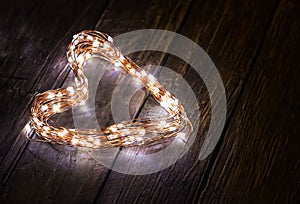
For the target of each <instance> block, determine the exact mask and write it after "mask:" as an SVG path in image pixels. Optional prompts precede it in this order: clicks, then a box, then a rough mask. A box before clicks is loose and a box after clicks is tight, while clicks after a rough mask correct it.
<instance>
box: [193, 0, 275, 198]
mask: <svg viewBox="0 0 300 204" xmlns="http://www.w3.org/2000/svg"><path fill="white" fill-rule="evenodd" d="M279 4H280V0H278V1H277V2H276V5H275V7H274V9H273V11H272V14H271V15H270V17H269V20H268V22H267V26H266V29H265V31H264V33H263V36H262V38H261V41H260V42H259V45H258V47H257V50H256V51H255V54H254V57H253V59H252V60H251V63H250V69H249V71H248V73H247V75H246V77H245V80H244V81H243V84H242V87H241V91H240V93H239V95H238V97H237V100H236V101H235V103H234V106H233V109H232V112H231V113H230V115H228V116H227V120H226V123H225V126H224V129H223V132H222V135H221V137H220V139H219V141H218V143H217V145H216V147H215V149H214V151H213V153H212V156H211V157H212V159H211V160H210V161H209V164H208V168H207V170H206V171H205V173H204V176H203V177H204V179H203V182H202V183H201V184H200V186H199V190H198V192H197V196H196V199H195V200H194V202H201V195H202V193H203V192H204V191H205V189H206V186H207V184H208V181H209V177H210V174H211V172H212V170H213V167H214V166H215V165H216V159H217V156H218V154H219V152H220V149H221V145H222V144H223V142H224V137H225V135H226V133H227V131H228V128H229V126H230V124H231V121H232V118H233V116H234V115H235V112H236V111H237V106H238V104H239V102H240V99H241V97H242V95H243V93H244V90H245V89H246V87H247V83H248V81H249V79H250V77H251V73H252V71H253V69H254V66H255V64H256V62H257V59H258V57H259V55H260V52H261V49H262V47H263V45H264V42H265V40H266V37H267V34H268V31H269V30H270V28H271V25H272V22H273V19H274V17H275V14H276V12H277V11H278V7H279Z"/></svg>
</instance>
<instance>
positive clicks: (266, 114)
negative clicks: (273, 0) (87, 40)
mask: <svg viewBox="0 0 300 204" xmlns="http://www.w3.org/2000/svg"><path fill="white" fill-rule="evenodd" d="M299 11H300V10H299V3H296V2H295V1H294V2H293V1H289V2H286V1H282V2H281V3H280V5H279V7H278V9H277V10H276V13H275V16H274V18H273V21H272V25H271V27H270V29H269V30H268V34H267V36H266V39H265V41H264V43H263V46H262V50H261V52H260V54H259V57H258V59H257V62H256V64H255V66H254V68H253V70H252V71H251V74H250V76H249V79H248V80H249V82H248V83H247V87H246V89H245V91H244V92H243V95H242V97H241V99H240V102H239V104H238V106H237V111H236V113H235V114H234V116H233V119H232V123H231V124H230V126H229V128H228V130H227V132H226V136H225V138H224V143H223V144H222V147H221V150H220V154H219V155H218V157H217V159H216V161H215V163H214V168H213V169H212V171H211V173H210V177H209V182H208V184H207V187H206V189H205V191H203V193H202V194H201V199H200V202H201V203H215V202H222V203H299V201H300V192H299V189H300V188H299V179H300V167H299V155H300V150H299V124H300V114H299V101H300V92H299V89H298V88H296V87H299V80H300V73H299V68H300V67H299V58H298V53H299V51H300V50H299V45H300V39H299V34H300V33H299V26H300V21H299V20H298V19H297V20H295V19H296V18H297V16H298V14H299Z"/></svg>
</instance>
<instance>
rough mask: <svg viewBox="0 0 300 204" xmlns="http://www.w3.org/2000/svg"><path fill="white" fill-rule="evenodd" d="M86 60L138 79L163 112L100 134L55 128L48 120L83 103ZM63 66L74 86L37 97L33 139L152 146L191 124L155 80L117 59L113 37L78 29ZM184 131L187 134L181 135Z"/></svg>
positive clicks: (92, 145)
mask: <svg viewBox="0 0 300 204" xmlns="http://www.w3.org/2000/svg"><path fill="white" fill-rule="evenodd" d="M90 57H101V58H103V59H105V60H107V61H109V62H111V63H114V64H115V65H116V66H120V67H121V68H123V69H124V70H125V71H126V72H128V73H129V74H130V75H132V76H133V77H134V78H136V79H138V80H140V81H141V82H142V83H143V85H144V86H145V87H146V89H147V90H148V91H150V92H151V94H152V95H153V97H154V99H155V100H156V101H157V102H158V103H159V104H160V105H161V106H162V107H163V108H164V109H165V110H166V111H167V115H166V116H164V117H158V118H150V117H148V118H147V117H146V118H138V119H133V120H130V121H124V122H121V123H119V124H114V125H111V126H109V127H107V128H105V129H104V130H101V131H100V130H96V129H86V130H79V129H68V128H65V127H61V126H59V125H57V124H55V123H54V122H53V121H52V120H51V117H52V116H53V115H54V114H58V113H61V112H64V111H66V110H68V109H69V108H71V107H73V106H76V105H82V104H84V103H85V102H86V100H87V99H88V80H87V78H86V76H85V75H84V73H83V71H82V70H83V65H84V63H85V61H86V60H88V59H89V58H90ZM67 58H68V62H69V65H70V66H71V68H72V70H73V71H74V73H75V86H70V87H67V88H59V89H55V90H49V91H46V92H44V93H40V94H37V95H36V97H35V100H34V102H33V105H32V108H31V116H30V123H31V126H32V127H33V128H34V129H35V131H36V133H37V134H38V136H39V137H40V138H41V139H43V140H45V141H48V142H51V143H56V144H64V145H73V146H79V147H88V148H100V147H102V146H105V145H112V146H134V145H143V144H153V143H157V142H160V141H163V140H164V139H166V138H171V137H176V136H178V137H182V136H183V135H184V134H189V133H190V132H191V131H192V125H191V122H190V121H189V119H188V117H187V116H186V113H185V111H184V109H183V107H182V105H181V104H180V103H179V101H178V99H177V98H175V96H174V95H173V94H171V93H170V92H169V91H168V90H167V89H165V88H164V87H163V86H162V85H161V84H160V83H159V82H158V81H157V79H156V78H155V77H154V76H153V75H151V74H149V73H148V72H147V71H145V70H143V69H142V68H140V67H139V66H138V65H137V64H135V63H134V62H133V61H132V60H131V59H129V58H128V57H126V56H123V55H122V53H121V52H120V50H119V49H118V48H117V47H115V46H114V45H113V39H112V38H111V37H110V36H109V35H107V34H105V33H101V32H98V31H82V32H81V33H79V34H77V35H74V36H73V40H72V42H71V43H70V45H69V47H68V50H67ZM186 129H188V133H183V131H184V130H186Z"/></svg>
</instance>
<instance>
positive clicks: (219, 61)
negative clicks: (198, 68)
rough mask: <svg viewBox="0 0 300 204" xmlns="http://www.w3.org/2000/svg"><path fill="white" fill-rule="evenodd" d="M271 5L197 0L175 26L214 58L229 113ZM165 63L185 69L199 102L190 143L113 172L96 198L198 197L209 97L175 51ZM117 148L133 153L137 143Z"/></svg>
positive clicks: (162, 199)
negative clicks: (135, 168) (173, 157)
mask: <svg viewBox="0 0 300 204" xmlns="http://www.w3.org/2000/svg"><path fill="white" fill-rule="evenodd" d="M275 7H276V2H274V3H272V4H270V3H266V2H261V1H254V2H251V3H248V4H239V3H237V2H236V1H227V2H220V1H206V2H202V1H197V2H194V3H193V4H192V6H191V11H190V12H189V13H188V17H187V18H186V21H185V23H184V25H183V26H182V29H181V30H180V33H182V34H184V35H186V36H187V37H189V38H191V39H192V40H194V41H196V42H198V43H199V44H200V45H201V46H202V47H203V48H204V49H205V50H206V51H207V52H208V53H209V55H210V56H211V57H212V59H213V61H214V62H215V64H216V66H217V68H218V70H219V71H220V73H221V76H222V79H223V81H224V85H225V88H226V93H227V96H228V98H227V100H228V101H227V102H228V114H229V115H230V114H231V113H232V112H233V110H234V107H235V105H236V103H237V100H238V96H239V94H240V93H241V90H242V87H243V86H244V84H245V82H246V81H247V80H246V79H247V74H248V73H249V70H250V69H251V68H252V67H251V66H252V63H253V62H254V61H255V60H256V57H255V56H256V53H257V51H258V50H259V46H260V43H261V41H262V39H263V37H264V33H265V32H266V26H267V25H268V22H269V20H270V19H271V18H272V16H273V11H274V10H275ZM164 65H165V66H167V67H170V68H172V69H173V70H176V71H177V72H179V73H182V74H183V75H184V77H185V79H186V80H187V81H188V82H189V83H190V84H191V85H192V88H193V90H194V91H195V93H196V95H197V96H198V100H199V102H200V104H201V105H200V106H201V115H202V118H201V123H200V129H199V132H198V136H197V138H196V140H195V142H194V145H193V146H192V147H191V149H190V150H189V152H188V153H187V154H186V155H185V156H184V157H183V158H182V159H180V160H179V161H177V163H176V164H174V165H172V166H171V167H169V168H167V169H165V170H163V171H161V172H158V173H154V174H150V175H142V176H134V175H124V174H120V173H117V172H112V173H111V174H110V176H109V178H108V180H107V182H106V185H105V186H104V189H103V191H102V192H101V193H100V195H99V197H98V200H97V203H103V202H107V203H118V202H124V203H191V202H196V201H197V200H198V195H199V194H200V192H201V191H202V190H203V189H202V188H203V186H202V185H205V183H206V182H207V181H206V173H207V172H208V173H209V172H210V168H211V164H210V162H213V161H214V157H209V158H208V159H206V160H204V161H198V154H199V150H200V147H201V144H202V142H203V140H204V137H205V134H206V132H207V128H208V126H209V120H210V108H209V107H210V102H209V98H208V95H207V91H206V90H205V89H206V88H205V85H204V84H203V83H202V82H201V81H199V76H198V75H197V73H196V72H195V71H194V70H193V69H192V68H190V67H188V66H186V64H185V63H184V62H182V61H180V60H178V59H176V58H174V57H169V58H168V59H167V61H166V63H165V64H164ZM174 81H176V80H174ZM151 105H153V104H152V102H151V101H149V102H147V103H146V108H147V107H149V106H151ZM122 151H126V152H127V153H128V154H132V155H135V154H137V153H139V151H140V149H138V148H137V149H134V148H130V149H123V150H122ZM163 159H164V158H162V160H163ZM128 161H129V160H128ZM138 162H139V161H137V162H136V163H138ZM132 165H134V162H133V163H132ZM120 181H122V182H120Z"/></svg>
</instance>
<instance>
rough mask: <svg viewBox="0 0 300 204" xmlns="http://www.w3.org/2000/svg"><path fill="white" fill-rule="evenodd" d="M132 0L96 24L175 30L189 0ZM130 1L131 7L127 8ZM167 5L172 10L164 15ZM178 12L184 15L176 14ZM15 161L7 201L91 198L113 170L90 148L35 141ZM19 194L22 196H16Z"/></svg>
mask: <svg viewBox="0 0 300 204" xmlns="http://www.w3.org/2000/svg"><path fill="white" fill-rule="evenodd" d="M129 2H130V1H124V5H123V4H122V3H120V2H117V1H112V2H110V3H109V4H108V6H107V9H106V11H105V12H104V14H103V15H102V17H101V19H100V21H99V23H98V26H96V29H97V30H100V31H104V32H108V33H110V34H111V35H112V36H114V35H117V34H119V33H123V32H126V31H130V30H132V29H137V28H139V29H142V28H149V27H152V28H160V29H175V30H176V29H177V27H178V26H179V24H180V22H181V21H182V18H183V16H184V14H185V12H186V10H187V7H188V4H189V2H186V1H185V2H184V1H179V2H172V3H170V4H169V3H166V2H157V3H155V4H152V3H151V2H148V1H140V2H138V3H135V4H134V5H131V4H128V3H129ZM125 5H127V6H128V9H124V8H123V6H125ZM166 11H168V13H169V14H168V15H165V12H166ZM145 13H147V14H148V16H146V15H145ZM178 14H179V17H178V18H177V19H176V20H174V19H175V16H177V15H178ZM116 25H120V26H116ZM145 56H147V55H145V54H142V55H139V56H137V57H136V60H139V59H143V57H145ZM151 59H153V62H154V63H155V62H156V63H158V64H159V63H160V61H161V60H162V59H163V53H160V54H159V53H158V55H157V56H156V57H152V58H147V60H151ZM158 59H159V60H158ZM47 69H49V67H48V66H46V67H45V70H47ZM46 72H47V71H45V73H46ZM109 74H110V73H109V72H108V74H107V81H106V82H108V83H109V84H110V83H111V85H112V87H114V86H113V83H115V82H116V80H118V77H117V78H115V79H114V80H115V81H114V80H112V78H110V76H111V75H109ZM44 81H46V83H47V81H48V80H47V74H45V75H43V76H42V80H37V81H36V84H34V85H33V86H32V87H31V88H32V89H33V90H36V89H38V90H39V89H40V88H39V87H40V85H41V84H42V82H44ZM49 81H50V80H49ZM109 94H110V92H109V91H108V92H106V93H105V94H104V95H101V97H102V99H103V100H102V101H101V103H102V104H101V105H102V106H104V107H105V106H107V105H110V102H109V97H108V96H109ZM137 108H138V107H137ZM101 116H102V117H104V118H106V119H104V123H112V122H113V121H112V119H111V116H110V113H106V115H105V114H104V115H101ZM102 122H103V121H102ZM20 137H21V136H20ZM15 166H16V167H15V168H13V169H11V170H10V171H11V177H9V180H8V182H7V184H6V185H5V187H4V190H3V192H2V195H1V198H2V199H4V200H5V201H13V202H17V201H29V200H30V201H33V202H37V203H38V202H75V203H77V202H92V201H93V200H94V198H95V197H96V195H97V193H98V190H99V187H101V185H102V183H103V182H104V180H105V179H106V175H107V173H109V170H107V169H106V168H105V167H103V166H101V165H100V164H98V163H97V162H96V161H95V160H93V159H92V158H91V157H90V156H89V155H88V153H87V152H86V151H83V150H80V149H78V150H76V149H74V148H69V147H62V146H51V145H49V144H44V143H35V142H30V143H29V145H28V147H27V148H26V149H25V151H24V153H23V156H22V157H21V158H20V160H19V161H18V162H17V164H16V165H15ZM71 172H72V173H71ZM25 180H26V182H24V181H25ZM31 186H39V191H38V190H33V191H32V190H31V189H30V187H31ZM16 194H17V195H18V196H15V195H16Z"/></svg>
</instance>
